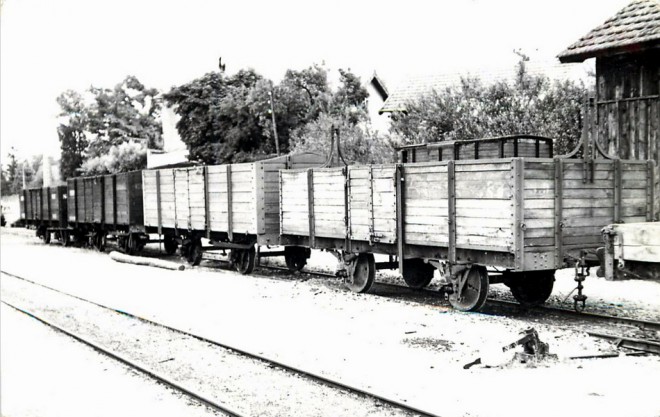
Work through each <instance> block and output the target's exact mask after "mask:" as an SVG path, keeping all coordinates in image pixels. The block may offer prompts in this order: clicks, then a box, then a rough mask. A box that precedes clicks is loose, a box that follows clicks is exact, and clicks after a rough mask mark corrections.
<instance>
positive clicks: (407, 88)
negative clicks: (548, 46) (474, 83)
mask: <svg viewBox="0 0 660 417" xmlns="http://www.w3.org/2000/svg"><path fill="white" fill-rule="evenodd" d="M526 65H527V71H528V72H529V73H530V74H532V75H546V76H548V77H550V78H551V79H584V78H585V76H586V74H587V68H586V67H585V66H584V65H582V64H576V65H562V64H560V63H558V62H556V61H553V62H535V61H532V62H527V64H526ZM515 76H516V70H515V68H509V69H506V70H499V71H485V70H478V71H476V72H474V71H471V72H469V73H465V74H460V73H452V74H433V75H425V76H415V77H410V78H407V79H405V80H403V81H402V82H401V83H399V84H398V85H395V86H394V88H393V89H391V90H390V95H389V96H388V97H387V100H386V101H385V103H383V107H381V109H380V110H379V113H381V114H382V113H388V112H399V111H406V104H407V103H409V102H411V101H415V100H417V99H418V98H420V97H421V96H423V95H424V94H429V93H431V92H432V91H437V92H441V91H444V90H445V89H446V88H448V87H455V86H458V85H460V83H461V78H464V77H477V78H479V79H480V80H481V82H482V83H484V84H486V85H490V84H494V83H495V82H497V81H512V80H513V79H514V77H515Z"/></svg>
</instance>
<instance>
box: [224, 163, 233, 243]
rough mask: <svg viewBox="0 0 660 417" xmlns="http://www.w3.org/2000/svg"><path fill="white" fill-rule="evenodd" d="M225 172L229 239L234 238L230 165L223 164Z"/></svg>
mask: <svg viewBox="0 0 660 417" xmlns="http://www.w3.org/2000/svg"><path fill="white" fill-rule="evenodd" d="M225 170H226V173H227V236H228V237H229V240H233V239H234V222H233V219H232V217H233V213H232V205H233V204H232V200H233V199H232V187H231V165H225Z"/></svg>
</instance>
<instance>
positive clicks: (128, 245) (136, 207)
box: [67, 171, 148, 253]
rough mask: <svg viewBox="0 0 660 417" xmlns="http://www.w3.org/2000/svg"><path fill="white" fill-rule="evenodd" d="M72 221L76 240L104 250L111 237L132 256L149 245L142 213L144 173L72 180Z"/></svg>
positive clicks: (70, 195)
mask: <svg viewBox="0 0 660 417" xmlns="http://www.w3.org/2000/svg"><path fill="white" fill-rule="evenodd" d="M67 186H68V193H69V198H68V212H69V216H68V221H69V225H70V227H71V233H72V234H74V236H75V238H76V240H78V241H84V240H87V241H88V242H89V243H91V244H92V245H93V246H95V247H96V248H97V249H100V250H102V249H103V248H104V246H105V241H106V239H107V237H108V235H110V236H112V237H113V238H116V239H117V241H118V243H119V246H120V247H121V248H123V249H124V250H125V251H127V252H129V253H131V252H135V251H137V250H139V249H141V248H142V247H143V246H144V244H145V243H146V242H147V241H148V235H146V233H145V232H144V224H143V223H144V222H143V213H142V174H141V171H131V172H123V173H118V174H109V175H99V176H92V177H79V178H69V180H68V181H67Z"/></svg>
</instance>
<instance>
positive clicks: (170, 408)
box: [0, 294, 218, 417]
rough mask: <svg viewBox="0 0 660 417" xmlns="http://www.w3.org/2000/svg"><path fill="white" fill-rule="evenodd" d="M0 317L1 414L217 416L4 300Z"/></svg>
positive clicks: (16, 416) (19, 416) (8, 416)
mask: <svg viewBox="0 0 660 417" xmlns="http://www.w3.org/2000/svg"><path fill="white" fill-rule="evenodd" d="M3 295H4V294H3ZM0 317H2V326H0V329H1V330H0V338H1V340H2V354H1V356H0V361H1V362H2V384H0V386H1V391H0V396H1V397H2V415H3V416H6V417H44V416H67V417H88V416H95V417H115V416H149V415H153V416H156V415H157V416H159V417H174V416H186V417H208V416H216V415H218V414H216V413H215V412H214V411H213V410H210V409H208V408H207V407H206V406H204V405H200V404H198V403H196V402H191V401H190V400H189V399H188V398H187V397H184V396H181V395H180V394H179V393H177V392H174V391H173V390H171V389H169V388H167V387H164V386H162V385H158V384H155V383H154V382H153V381H152V380H151V379H150V378H148V377H145V376H144V375H142V374H141V373H137V372H135V371H133V370H132V369H130V368H128V367H127V366H124V365H122V364H120V363H118V362H116V361H114V360H113V359H109V358H107V357H105V356H102V355H100V354H98V353H97V352H95V351H94V350H93V349H91V348H89V347H87V346H84V345H82V344H80V343H78V342H76V341H73V340H72V339H70V338H69V337H67V336H64V335H62V334H60V333H57V332H55V331H54V330H52V329H50V328H48V327H46V326H44V325H43V324H41V323H39V322H37V321H36V320H33V319H30V318H28V317H27V316H25V315H23V314H22V313H19V312H17V311H16V310H14V309H12V308H10V307H7V306H6V305H4V304H3V305H2V306H0Z"/></svg>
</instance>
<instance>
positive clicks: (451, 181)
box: [447, 161, 456, 264]
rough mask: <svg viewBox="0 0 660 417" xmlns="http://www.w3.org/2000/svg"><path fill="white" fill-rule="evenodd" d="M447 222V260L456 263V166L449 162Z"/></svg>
mask: <svg viewBox="0 0 660 417" xmlns="http://www.w3.org/2000/svg"><path fill="white" fill-rule="evenodd" d="M447 196H448V200H447V222H448V226H449V242H448V245H447V250H448V255H447V259H448V260H449V262H450V263H452V264H455V263H456V165H455V162H454V161H449V162H447Z"/></svg>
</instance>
